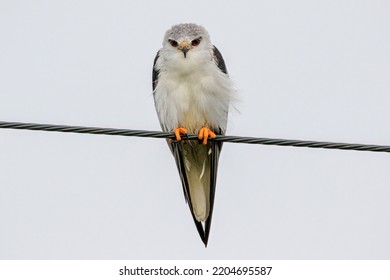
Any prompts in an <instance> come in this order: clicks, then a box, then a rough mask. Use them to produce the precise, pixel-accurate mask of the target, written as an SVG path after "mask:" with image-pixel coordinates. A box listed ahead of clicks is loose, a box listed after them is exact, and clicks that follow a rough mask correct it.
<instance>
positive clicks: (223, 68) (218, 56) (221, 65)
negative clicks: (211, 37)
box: [213, 46, 228, 74]
mask: <svg viewBox="0 0 390 280" xmlns="http://www.w3.org/2000/svg"><path fill="white" fill-rule="evenodd" d="M213 55H214V61H215V63H216V64H217V66H218V68H219V69H220V70H221V71H222V72H223V73H225V74H227V73H228V72H227V69H226V64H225V61H224V60H223V57H222V54H221V53H220V52H219V50H218V49H217V47H216V46H213Z"/></svg>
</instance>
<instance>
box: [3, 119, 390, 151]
mask: <svg viewBox="0 0 390 280" xmlns="http://www.w3.org/2000/svg"><path fill="white" fill-rule="evenodd" d="M0 128H8V129H25V130H41V131H57V132H71V133H84V134H101V135H120V136H136V137H151V138H170V139H175V135H174V134H173V133H172V132H161V131H148V130H132V129H116V128H100V127H84V126H69V125H52V124H36V123H20V122H2V121H0ZM183 139H188V140H196V139H198V136H197V135H194V134H188V135H186V136H184V137H183ZM210 141H220V142H229V143H245V144H261V145H276V146H292V147H307V148H323V149H339V150H354V151H369V152H385V153H390V146H380V145H365V144H348V143H335V142H319V141H303V140H287V139H274V138H257V137H241V136H224V135H217V138H215V139H210Z"/></svg>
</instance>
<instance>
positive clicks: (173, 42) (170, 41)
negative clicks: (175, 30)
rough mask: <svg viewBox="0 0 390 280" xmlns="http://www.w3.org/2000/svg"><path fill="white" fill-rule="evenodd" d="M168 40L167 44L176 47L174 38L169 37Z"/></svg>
mask: <svg viewBox="0 0 390 280" xmlns="http://www.w3.org/2000/svg"><path fill="white" fill-rule="evenodd" d="M168 42H169V44H171V46H172V47H174V48H177V46H178V45H179V44H178V43H177V42H176V41H175V40H171V39H169V40H168Z"/></svg>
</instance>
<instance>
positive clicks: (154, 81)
mask: <svg viewBox="0 0 390 280" xmlns="http://www.w3.org/2000/svg"><path fill="white" fill-rule="evenodd" d="M159 57H160V51H158V52H157V54H156V57H155V58H154V62H153V73H152V87H153V93H154V90H155V89H156V86H157V83H158V74H159V71H158V70H157V69H156V63H157V59H158V58H159Z"/></svg>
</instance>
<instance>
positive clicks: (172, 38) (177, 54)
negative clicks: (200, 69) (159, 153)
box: [162, 23, 212, 60]
mask: <svg viewBox="0 0 390 280" xmlns="http://www.w3.org/2000/svg"><path fill="white" fill-rule="evenodd" d="M211 49H212V45H211V42H210V36H209V34H208V32H207V31H206V29H204V28H203V27H202V26H200V25H197V24H193V23H184V24H178V25H174V26H172V28H171V29H169V30H168V31H167V32H166V33H165V36H164V41H163V49H162V50H163V52H164V55H165V56H166V57H169V58H170V59H181V60H183V59H191V58H196V57H202V56H204V55H205V53H206V54H208V56H209V54H210V51H211Z"/></svg>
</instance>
